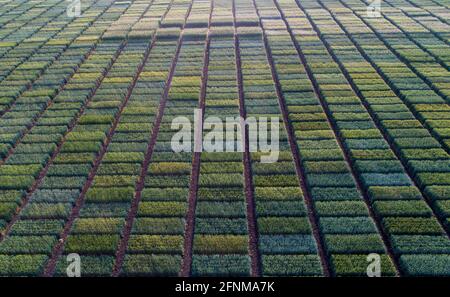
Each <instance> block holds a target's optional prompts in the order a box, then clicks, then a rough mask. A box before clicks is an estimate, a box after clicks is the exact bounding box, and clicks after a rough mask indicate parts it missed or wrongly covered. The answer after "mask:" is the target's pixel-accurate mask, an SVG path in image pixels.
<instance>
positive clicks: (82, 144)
mask: <svg viewBox="0 0 450 297" xmlns="http://www.w3.org/2000/svg"><path fill="white" fill-rule="evenodd" d="M130 26H131V25H130ZM121 44H122V42H121V41H106V42H103V43H101V44H100V45H98V46H97V49H96V51H95V52H94V53H93V54H92V55H91V56H90V57H89V58H88V60H87V62H86V63H84V64H83V65H82V67H81V68H80V70H79V72H80V73H86V74H89V73H92V74H94V73H97V77H98V78H99V79H102V78H101V77H102V73H103V72H104V70H105V68H106V67H108V65H109V67H108V68H109V72H107V75H106V77H104V78H103V79H102V83H101V85H100V87H98V88H97V85H98V81H97V80H96V79H94V80H93V79H92V77H90V79H89V80H81V81H77V80H75V81H73V82H72V81H71V82H69V84H67V85H66V88H65V90H64V92H62V93H61V94H60V96H58V97H62V98H61V99H60V100H55V101H56V102H55V104H54V105H52V107H51V109H49V110H56V111H57V112H58V113H63V114H62V115H60V116H59V117H57V115H53V117H45V116H44V117H43V118H50V119H53V118H54V119H58V118H60V119H61V120H62V121H59V122H60V123H59V125H60V126H62V125H64V124H63V123H64V122H66V121H67V122H69V121H68V119H67V116H69V115H71V116H72V117H73V116H75V121H76V125H75V127H74V128H73V129H71V130H70V131H69V133H68V134H67V135H65V136H64V140H65V141H64V142H63V143H62V144H61V148H60V153H59V154H58V155H57V157H56V158H55V159H54V160H53V163H52V164H51V165H50V166H49V168H48V172H47V175H46V176H45V178H44V179H43V180H42V182H41V183H40V184H39V185H38V187H37V190H36V191H35V192H34V195H33V197H31V199H30V203H28V205H27V206H26V207H25V208H24V210H23V211H22V212H21V217H20V220H19V221H18V222H17V224H19V223H22V224H30V225H33V224H42V223H44V224H45V223H47V222H48V221H49V220H53V219H55V220H56V219H57V220H59V223H60V224H61V226H60V229H59V231H57V232H56V233H57V234H60V233H62V228H61V227H62V226H63V225H64V224H66V225H67V224H68V221H67V220H68V219H69V218H72V217H73V215H72V214H71V213H72V212H73V211H74V208H73V207H74V205H75V201H76V200H77V199H79V196H80V191H81V189H82V188H84V184H85V183H86V182H87V178H88V175H89V173H90V171H91V170H92V169H91V166H92V164H93V161H94V159H95V158H96V154H98V152H99V150H100V148H101V146H102V143H103V142H104V141H105V138H106V135H107V134H108V131H109V130H110V127H111V124H112V123H113V120H114V119H115V117H116V116H117V115H118V112H119V108H120V105H121V104H122V103H123V102H124V100H125V99H126V93H127V92H128V91H127V90H128V88H130V86H131V83H132V81H133V76H134V75H135V74H134V73H135V71H136V70H135V69H136V67H137V66H138V65H139V64H140V63H142V62H141V60H142V55H143V53H144V52H145V51H146V49H147V48H148V41H141V42H139V41H138V42H134V43H131V42H130V43H129V44H128V45H127V46H126V47H125V48H124V49H123V51H121V52H118V51H120V50H121V46H120V45H121ZM116 53H120V54H119V56H118V58H117V59H116V60H115V63H114V64H113V65H112V67H111V62H112V61H111V60H110V59H111V58H112V57H114V55H116ZM103 65H104V66H103ZM102 67H103V68H102ZM99 70H100V71H99ZM68 86H72V87H71V88H68ZM94 88H95V89H96V91H95V95H94V96H93V97H92V98H88V97H89V94H92V90H93V89H94ZM68 92H70V94H66V93H68ZM83 94H84V95H83ZM86 100H89V101H86ZM88 102H89V105H88V107H87V108H86V109H83V113H82V115H81V116H80V117H78V116H77V115H76V114H77V113H78V112H79V108H80V107H81V106H83V105H84V104H86V103H88ZM75 107H78V109H76V108H75ZM67 122H66V123H67ZM48 125H50V126H51V127H58V126H55V125H58V123H49V124H48ZM66 125H67V124H66ZM38 128H39V124H38V125H37V126H36V127H35V128H33V130H32V133H33V131H34V130H35V129H38ZM43 128H47V127H45V126H44V127H43ZM63 128H64V129H63ZM67 128H68V127H67V126H62V127H61V128H60V130H61V131H67ZM117 128H118V130H119V131H120V130H122V131H124V132H127V131H128V129H129V125H127V124H125V125H123V127H122V126H118V127H117ZM44 131H45V130H44ZM52 132H53V131H52ZM64 133H65V132H64ZM35 144H36V143H35V142H33V145H35ZM131 155H133V154H131ZM15 156H16V154H14V157H15ZM47 156H48V155H47ZM14 157H13V158H10V159H8V162H10V161H11V160H14ZM26 157H27V160H30V159H31V158H30V155H29V154H28V155H27V156H26ZM118 157H120V159H119V160H121V159H122V158H123V156H122V155H121V153H119V152H111V153H110V154H107V156H106V157H105V158H104V162H105V163H108V161H109V162H111V163H114V160H117V158H118ZM47 158H48V157H47ZM130 159H131V160H133V159H132V158H130ZM113 165H114V164H113ZM117 180H118V181H119V183H120V182H122V183H127V182H130V179H129V178H127V177H125V178H122V177H120V176H119V177H113V178H112V180H111V178H109V177H108V176H106V178H103V180H102V181H100V182H99V183H97V184H100V186H101V185H111V183H115V182H116V181H117ZM97 184H96V185H97ZM53 193H54V194H53ZM69 193H70V195H69ZM36 197H40V199H39V198H36ZM105 205H106V206H107V207H108V208H111V211H117V212H119V211H120V207H117V208H114V205H108V204H103V206H105ZM119 206H120V204H119ZM126 210H127V208H126V206H125V207H124V208H123V212H126ZM84 211H85V212H87V213H89V212H92V213H93V214H96V213H102V205H101V204H95V205H93V206H92V207H91V208H88V207H87V208H84ZM94 217H95V216H94ZM15 226H17V225H16V224H15V225H14V226H13V228H12V230H11V236H9V237H7V239H5V240H4V241H3V242H2V245H4V246H5V247H7V246H19V247H20V246H26V244H25V243H26V242H28V241H29V242H35V243H36V250H34V249H29V250H28V251H27V252H26V253H30V254H39V253H40V254H45V255H46V257H45V258H44V259H46V258H47V256H49V255H50V254H51V253H52V249H53V247H54V245H55V241H56V240H57V238H58V237H57V236H55V235H56V234H55V231H53V233H51V235H53V236H50V235H49V234H46V235H40V236H35V235H33V234H28V235H23V234H17V235H13V234H14V232H15V231H14V230H15ZM36 229H39V228H36ZM44 230H45V229H44ZM86 240H89V239H88V238H87V239H86ZM71 242H72V239H71V237H69V240H68V242H67V245H68V246H69V249H70V246H71ZM103 243H104V241H103ZM103 246H104V245H103ZM101 247H102V244H99V245H98V248H100V249H101ZM6 250H7V251H9V252H12V253H14V248H7V249H6ZM56 256H57V255H56ZM44 263H45V262H42V263H41V264H40V265H39V266H33V267H30V269H34V273H38V272H39V271H41V272H42V271H43V265H44Z"/></svg>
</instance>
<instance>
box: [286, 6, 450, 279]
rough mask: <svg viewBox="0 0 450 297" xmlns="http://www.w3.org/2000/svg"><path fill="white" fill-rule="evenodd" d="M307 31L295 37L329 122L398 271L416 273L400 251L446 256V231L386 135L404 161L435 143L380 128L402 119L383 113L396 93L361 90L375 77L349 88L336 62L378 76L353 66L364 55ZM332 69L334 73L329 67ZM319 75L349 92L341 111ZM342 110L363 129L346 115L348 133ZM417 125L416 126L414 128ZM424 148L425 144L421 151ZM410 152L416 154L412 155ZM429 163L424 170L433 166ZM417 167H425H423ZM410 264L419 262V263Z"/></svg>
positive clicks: (318, 20)
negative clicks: (397, 259) (421, 243)
mask: <svg viewBox="0 0 450 297" xmlns="http://www.w3.org/2000/svg"><path fill="white" fill-rule="evenodd" d="M289 8H290V9H292V6H290V7H289ZM304 11H305V12H306V14H307V15H308V16H309V17H310V18H311V19H312V20H314V23H315V24H316V25H317V28H318V30H319V31H320V32H323V31H322V30H324V31H325V32H329V31H333V30H336V29H335V27H332V26H331V24H332V22H331V21H329V18H327V17H326V16H324V15H323V14H321V15H320V16H318V15H315V14H313V13H311V12H310V11H309V10H308V9H307V8H305V9H304ZM288 22H291V19H290V18H288ZM293 24H294V25H295V24H296V23H295V22H293ZM302 25H303V24H302ZM305 26H306V27H309V28H311V27H310V26H308V24H307V23H306V24H305V25H303V26H301V27H300V28H302V29H303V28H304V27H305ZM342 33H343V32H342ZM311 35H312V36H311V40H308V41H306V40H305V39H304V38H297V42H298V43H299V44H300V47H301V50H302V52H303V53H304V55H305V58H306V61H308V64H309V66H310V67H311V69H312V73H313V74H314V78H315V80H316V82H317V86H318V88H319V90H320V93H321V94H322V96H323V97H324V100H325V102H326V105H327V106H328V108H329V110H330V111H329V114H330V116H331V118H332V121H333V122H335V123H336V126H337V128H338V133H339V136H340V138H341V139H342V142H343V145H344V147H345V150H346V151H347V153H348V154H349V156H350V158H351V163H352V164H354V167H355V172H356V173H357V175H358V178H359V180H360V181H361V185H362V186H363V188H364V191H365V192H366V193H368V195H369V198H370V199H371V206H372V208H373V210H374V213H375V215H376V216H377V217H379V218H380V220H381V223H382V227H383V229H384V230H385V232H386V233H387V234H388V236H389V239H390V241H391V243H392V249H393V252H394V254H395V256H396V257H397V256H398V257H400V265H401V266H402V269H404V270H405V271H406V272H407V273H413V272H414V273H418V271H419V270H420V269H419V268H420V267H421V266H422V265H423V264H425V263H423V262H420V261H416V260H412V259H414V257H413V256H408V257H404V256H403V255H405V254H421V253H423V254H429V253H437V254H440V253H444V254H445V253H447V252H448V247H447V246H448V239H447V236H446V235H445V232H444V230H442V227H441V225H440V223H439V220H438V219H437V218H436V217H435V215H434V213H433V211H432V209H430V208H429V206H428V205H427V203H425V202H424V200H423V198H422V195H421V193H420V191H419V190H418V188H417V187H415V186H414V183H412V182H411V180H410V178H409V176H408V174H407V173H408V172H407V171H405V169H404V167H405V166H406V167H407V168H406V170H408V169H410V168H408V167H409V166H414V165H413V164H414V163H411V162H408V163H406V162H403V163H402V162H401V161H403V160H399V159H398V158H397V156H396V155H395V154H393V152H392V151H391V150H390V146H389V143H388V142H386V139H387V141H392V143H391V145H392V147H393V148H394V149H396V150H397V151H399V152H408V150H410V151H409V152H410V155H409V156H407V157H406V158H407V159H419V160H420V159H424V160H423V162H427V160H426V159H427V158H426V157H425V155H424V154H427V153H428V154H429V150H436V151H437V150H438V149H439V148H438V147H439V146H438V144H437V142H436V141H435V140H434V139H433V138H432V137H431V136H428V139H427V138H425V137H424V136H426V135H427V134H425V135H421V137H420V138H412V139H409V138H411V137H413V136H409V137H408V136H406V135H405V134H406V133H396V136H391V133H390V132H391V131H395V130H396V129H397V128H399V127H400V128H402V129H404V128H408V127H405V126H402V125H400V124H398V125H395V126H394V125H391V126H390V127H389V128H390V129H384V128H385V126H384V125H383V123H385V124H386V123H389V122H390V121H397V122H400V120H397V119H395V112H394V115H392V116H390V117H386V115H387V114H391V113H392V112H391V111H390V110H386V109H385V108H383V107H385V106H393V104H392V103H393V100H399V99H398V97H397V98H396V97H395V95H392V96H391V97H386V96H385V97H381V98H380V97H379V96H380V95H378V94H372V93H370V92H365V90H367V89H368V88H367V87H366V86H368V87H370V86H371V85H372V83H374V80H371V81H368V80H367V81H365V80H360V81H358V80H357V79H355V80H353V83H354V85H356V86H355V87H356V88H355V89H352V87H351V86H350V85H349V82H348V81H346V78H344V76H343V75H342V74H340V68H339V66H341V67H342V68H344V69H346V72H347V74H348V76H349V77H350V78H354V77H355V78H357V77H367V76H369V75H370V76H371V77H373V78H375V77H376V76H374V74H373V73H374V70H372V71H371V69H370V68H369V67H365V68H364V70H363V69H361V68H357V66H356V65H364V64H363V63H364V62H365V61H364V60H363V57H361V56H358V55H356V54H355V53H357V52H356V51H355V50H352V49H349V50H348V51H346V50H344V49H341V50H339V51H338V50H336V51H335V50H334V49H335V48H336V47H337V46H338V45H340V44H342V42H341V41H342V40H343V39H344V38H345V35H344V34H339V35H331V34H327V35H322V36H323V37H322V38H323V40H320V39H319V38H318V36H317V35H315V34H311ZM312 40H315V41H318V42H319V43H317V42H316V43H315V49H316V51H317V53H314V54H313V53H312V51H310V50H309V48H310V47H311V46H310V44H311V41H312ZM323 41H326V43H322V42H323ZM339 42H340V43H339ZM326 45H328V46H329V48H331V53H335V56H334V58H335V59H336V60H337V62H338V63H335V62H334V61H333V58H332V57H331V56H329V54H328V52H327V48H326ZM319 50H320V52H319ZM316 61H320V62H316ZM359 61H361V62H359ZM363 61H364V62H363ZM365 63H367V62H365ZM333 68H334V71H333V70H332V69H333ZM320 69H323V71H320ZM321 73H324V74H327V75H331V74H335V75H334V76H333V80H334V81H333V82H331V83H329V84H328V86H331V87H332V88H331V90H332V92H333V94H337V93H339V92H341V94H342V95H343V94H347V95H346V96H348V100H349V102H348V103H347V104H345V105H341V106H338V108H339V109H334V108H333V105H334V103H333V96H332V95H328V94H329V93H328V92H329V91H330V88H329V87H328V86H327V81H326V79H322V78H321V76H320V74H321ZM339 83H340V84H339ZM345 85H347V86H345ZM334 86H336V87H334ZM344 86H345V87H344ZM369 89H370V88H369ZM353 91H356V93H357V94H359V98H358V97H357V96H355V95H352V92H353ZM345 92H346V93H345ZM356 93H355V94H356ZM344 96H345V95H344ZM383 99H389V101H388V102H383ZM350 100H352V102H350ZM360 100H362V103H366V107H368V110H369V115H372V116H373V117H374V119H375V120H376V123H375V122H372V121H371V118H368V116H369V115H368V114H367V111H366V110H365V107H364V106H363V105H361V103H359V101H360ZM383 105H384V106H383ZM377 107H378V108H377ZM346 109H347V110H348V111H351V113H349V114H347V116H350V115H352V114H354V115H355V116H356V117H354V119H358V120H359V121H360V123H364V125H365V128H362V127H361V126H360V125H358V122H357V121H355V120H352V119H351V118H350V117H349V118H348V119H347V121H348V122H347V123H348V124H350V125H349V127H351V126H353V127H358V126H359V127H360V131H361V133H357V134H354V133H348V132H347V131H346V130H347V129H346V128H345V127H343V125H342V124H340V121H342V119H341V117H339V113H346V112H348V111H347V110H346ZM358 109H359V112H358ZM383 113H384V114H385V116H384V117H383V116H382V114H383ZM358 114H365V119H362V118H359V117H358ZM379 115H380V116H379ZM380 123H381V124H380ZM376 128H379V129H381V132H383V133H386V134H388V136H391V137H392V138H390V137H387V138H386V139H383V137H382V134H381V133H380V131H379V130H376ZM415 128H417V126H416V127H415ZM346 132H347V133H346ZM367 132H369V133H367ZM398 132H400V131H398ZM402 132H403V131H402ZM411 132H412V131H411ZM428 135H429V134H428ZM399 138H403V139H399ZM359 139H360V140H361V142H360V143H361V144H364V147H361V146H360V145H359V144H358V140H359ZM404 140H409V141H404ZM424 142H427V143H429V144H433V143H434V146H433V147H431V148H430V147H427V146H423V145H421V143H424ZM423 147H425V149H424V148H423ZM361 149H365V150H366V152H364V153H363V152H362V151H361ZM413 150H414V153H412V151H413ZM421 150H422V151H423V152H424V154H422V155H421V154H420V151H421ZM441 150H442V149H441ZM398 155H400V158H402V159H403V158H405V157H404V156H405V155H404V153H400V154H398ZM440 156H445V152H442V154H441V155H440ZM428 158H430V157H428ZM435 159H438V160H439V157H437V158H436V157H435ZM445 159H446V158H444V160H445ZM418 163H419V162H417V163H416V164H418ZM429 164H430V163H429ZM431 164H432V163H431ZM431 164H430V165H431ZM444 164H445V163H444ZM430 165H429V167H428V168H430V169H431V168H433V167H432V166H430ZM416 166H417V165H416ZM421 167H422V168H423V165H422V166H421ZM439 167H440V168H441V170H444V171H445V169H444V167H445V165H444V166H439ZM425 171H426V169H425ZM444 174H445V173H444ZM444 174H442V175H444ZM425 175H426V176H431V175H432V174H430V173H429V174H425ZM411 176H412V177H413V178H417V177H418V175H417V174H416V176H413V175H412V174H411ZM419 176H420V175H419ZM428 181H429V183H433V182H438V183H442V182H444V183H445V178H443V179H431V177H430V178H429V180H428ZM417 184H418V185H419V186H422V185H423V183H421V181H420V178H419V179H418V182H417ZM432 207H433V206H432ZM412 226H414V227H412ZM420 239H422V240H423V241H425V242H426V245H424V246H421V247H418V246H414V247H408V246H407V245H408V244H409V243H411V242H417V241H420ZM437 257H441V258H442V261H444V263H445V261H447V260H446V257H445V256H437ZM419 258H420V259H421V261H423V260H426V259H428V260H430V259H431V258H430V257H429V258H423V257H419ZM419 258H417V259H419ZM406 259H408V260H406ZM420 263H422V264H420ZM414 265H419V266H418V267H417V266H414ZM430 267H431V269H430V270H426V268H425V269H424V270H423V271H421V273H423V274H430V273H432V272H433V270H432V269H435V267H433V266H430ZM435 272H436V273H443V271H440V270H436V271H435ZM419 274H420V273H419Z"/></svg>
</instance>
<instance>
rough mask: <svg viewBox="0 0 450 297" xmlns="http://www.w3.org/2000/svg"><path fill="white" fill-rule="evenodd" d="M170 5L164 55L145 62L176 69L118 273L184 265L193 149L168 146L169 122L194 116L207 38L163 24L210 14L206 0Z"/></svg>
mask: <svg viewBox="0 0 450 297" xmlns="http://www.w3.org/2000/svg"><path fill="white" fill-rule="evenodd" d="M191 7H192V8H191ZM174 8H175V10H171V11H169V13H168V14H167V17H166V19H165V20H170V21H171V22H163V23H162V24H165V25H162V26H165V27H164V28H163V30H162V31H163V32H164V33H163V35H162V36H161V37H162V38H163V40H170V41H167V43H166V46H167V48H166V50H165V51H164V52H161V54H163V53H167V56H164V57H163V58H162V59H161V58H160V59H158V62H159V63H161V64H159V63H158V62H157V63H155V62H153V63H151V64H149V65H148V67H149V68H148V71H149V72H150V73H153V72H156V71H160V75H161V76H160V77H161V78H162V79H164V80H165V78H166V77H167V75H169V74H170V73H169V69H171V68H174V69H173V71H172V70H170V71H171V72H172V74H173V76H172V77H169V78H170V85H167V86H166V87H167V88H168V87H170V91H169V92H168V94H167V98H165V99H164V100H167V102H165V103H164V104H165V105H164V106H165V108H164V110H163V116H162V120H161V123H160V127H159V130H158V131H159V132H158V134H157V135H155V136H154V137H156V144H155V146H154V148H153V153H152V155H151V162H150V166H149V167H148V170H147V172H144V174H145V175H144V176H142V178H143V179H144V180H143V182H144V186H143V189H142V190H141V201H140V203H139V205H138V209H137V213H136V217H135V219H134V221H133V225H132V229H131V235H130V236H129V239H128V244H127V246H126V253H125V256H124V261H123V266H122V267H121V271H120V273H121V275H127V276H129V275H139V276H143V275H147V276H152V275H159V276H164V275H171V276H176V275H178V273H179V272H180V270H181V265H182V257H183V244H184V231H185V216H186V212H187V207H188V205H187V203H186V200H187V197H188V195H189V184H190V173H191V162H192V154H191V153H189V152H186V153H174V152H173V151H172V148H171V139H172V136H173V135H174V133H176V132H177V131H176V130H173V129H172V127H171V122H172V119H173V118H175V117H177V116H186V117H188V118H192V114H193V113H192V110H193V109H194V108H196V107H197V106H198V100H199V94H200V78H201V74H202V66H203V56H204V51H205V43H204V41H195V40H190V38H189V37H187V38H186V37H185V36H180V35H179V34H180V32H181V31H178V32H179V33H178V35H173V36H171V37H168V36H167V35H166V34H165V30H164V29H169V28H175V27H177V24H178V23H181V24H184V23H185V22H186V19H187V20H189V19H190V17H191V16H194V15H195V14H194V11H195V12H197V13H200V14H202V13H203V14H205V13H209V3H207V2H206V3H205V2H203V3H202V2H200V1H193V2H192V3H187V2H180V4H179V5H178V6H174ZM172 22H173V23H172ZM169 24H171V25H169ZM204 38H205V35H204V36H203V40H204ZM175 62H176V65H174V63H175ZM166 71H167V72H166ZM162 90H163V88H161V91H162ZM164 91H165V92H167V90H164Z"/></svg>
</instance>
